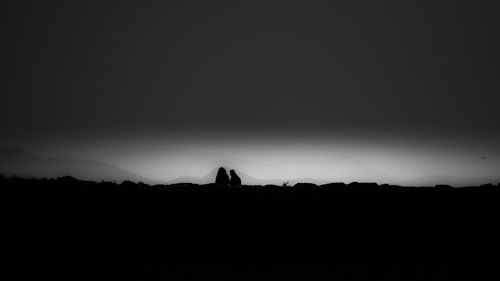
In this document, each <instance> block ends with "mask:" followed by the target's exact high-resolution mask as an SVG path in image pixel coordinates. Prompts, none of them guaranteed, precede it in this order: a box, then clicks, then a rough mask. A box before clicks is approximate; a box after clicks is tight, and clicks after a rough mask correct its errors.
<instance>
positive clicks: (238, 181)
mask: <svg viewBox="0 0 500 281" xmlns="http://www.w3.org/2000/svg"><path fill="white" fill-rule="evenodd" d="M229 174H231V179H230V180H229V185H230V186H238V185H241V179H240V177H239V176H238V175H237V174H236V172H235V171H234V170H231V171H229Z"/></svg>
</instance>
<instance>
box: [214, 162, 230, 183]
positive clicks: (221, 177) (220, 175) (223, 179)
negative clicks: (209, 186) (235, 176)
mask: <svg viewBox="0 0 500 281" xmlns="http://www.w3.org/2000/svg"><path fill="white" fill-rule="evenodd" d="M215 184H218V185H223V186H227V185H228V184H229V176H228V175H227V172H226V169H224V168H222V167H220V168H219V170H218V171H217V176H216V177H215Z"/></svg>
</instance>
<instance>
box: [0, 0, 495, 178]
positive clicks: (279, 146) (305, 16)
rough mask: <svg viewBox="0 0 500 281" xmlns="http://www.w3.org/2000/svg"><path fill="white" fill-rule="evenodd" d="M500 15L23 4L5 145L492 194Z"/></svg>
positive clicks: (4, 97) (441, 4)
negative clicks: (477, 188)
mask: <svg viewBox="0 0 500 281" xmlns="http://www.w3.org/2000/svg"><path fill="white" fill-rule="evenodd" d="M68 2H70V3H68ZM498 8H499V4H497V1H477V0H475V1H411V2H409V1H321V2H320V1H318V2H316V1H281V2H276V1H133V2H132V1H114V2H110V1H15V2H14V3H9V4H6V5H4V6H3V8H2V10H1V12H0V13H1V19H0V20H1V22H2V23H1V27H0V31H1V34H2V39H3V40H2V41H3V42H4V43H2V45H1V46H0V49H1V62H2V63H1V64H0V70H1V72H2V73H1V74H2V75H1V77H2V78H1V79H2V83H1V102H0V136H1V140H0V145H3V146H17V147H21V148H25V149H27V150H30V151H33V152H36V153H40V154H42V155H47V156H61V157H75V158H85V159H97V160H102V161H105V162H108V163H110V164H113V165H116V166H119V167H121V168H124V169H127V170H129V171H133V172H136V173H138V174H141V175H144V176H148V177H151V178H154V179H160V180H170V179H173V178H175V177H179V176H188V175H191V176H203V175H204V174H206V173H208V172H209V171H211V170H212V169H213V168H215V167H216V166H218V165H224V166H231V167H234V168H236V169H238V170H241V171H242V172H245V173H247V174H249V175H252V176H254V177H256V178H264V179H265V178H282V179H287V178H301V177H313V178H318V179H324V180H329V181H353V180H358V181H377V182H395V183H401V182H402V183H406V184H435V183H450V184H455V185H460V184H469V183H476V184H477V183H484V182H490V181H496V180H498V179H499V178H500V176H498V175H499V171H500V146H499V145H498V144H499V143H500V130H499V129H498V128H500V114H499V110H498V108H499V101H500V98H499V89H500V84H499V81H500V80H499V79H498V78H499V66H500V60H499V56H500V54H499V52H498V50H500V40H499V34H500V30H499V28H498V27H499V26H500V25H499V19H498V16H497V15H498V12H499V11H500V10H499V9H498ZM483 157H484V159H483Z"/></svg>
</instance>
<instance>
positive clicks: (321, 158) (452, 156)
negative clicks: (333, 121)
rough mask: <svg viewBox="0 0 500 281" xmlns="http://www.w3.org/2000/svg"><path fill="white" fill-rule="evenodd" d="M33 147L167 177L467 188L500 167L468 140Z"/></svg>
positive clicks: (492, 177)
mask: <svg viewBox="0 0 500 281" xmlns="http://www.w3.org/2000/svg"><path fill="white" fill-rule="evenodd" d="M63 147H64V146H63ZM471 147H472V148H471ZM34 152H38V153H40V154H42V155H45V156H49V155H50V156H60V157H73V158H80V159H95V160H100V161H103V162H106V163H109V164H112V165H115V166H117V167H120V168H122V169H125V170H127V171H130V172H133V173H135V174H137V175H140V176H144V177H147V178H150V179H153V180H158V181H163V182H168V181H171V180H175V179H177V178H180V177H200V178H201V177H204V176H206V175H207V174H208V173H210V172H211V171H213V170H214V169H215V168H217V167H219V166H224V167H227V168H231V169H235V170H237V171H239V172H241V173H243V174H245V175H248V176H250V177H251V178H254V179H255V180H256V181H255V182H253V180H251V179H250V182H246V184H261V183H262V181H259V180H268V181H269V182H270V183H275V184H276V183H280V182H283V181H288V180H290V182H294V180H295V179H299V180H300V179H306V180H308V181H312V182H314V181H316V182H317V183H322V182H352V181H358V182H377V183H380V184H382V183H391V184H401V185H434V184H450V185H454V186H462V185H470V184H484V183H487V182H496V181H497V180H498V177H497V176H498V171H499V170H500V155H498V152H495V148H494V147H488V146H485V145H482V146H470V145H468V146H467V149H466V148H465V147H462V146H459V145H450V144H439V145H437V144H430V145H429V144H423V143H421V144H420V145H417V144H415V143H410V142H400V143H384V142H381V141H378V142H374V141H371V142H369V143H368V142H367V143H361V142H352V141H342V140H336V141H334V140H332V141H325V140H323V141H283V140H273V141H267V142H244V141H223V142H218V141H215V140H212V141H197V142H195V141H193V142H189V141H172V140H170V141H158V142H152V141H148V142H146V141H144V142H141V141H130V142H129V143H126V142H121V143H113V142H109V143H106V144H100V145H93V144H85V145H84V144H80V145H73V146H71V145H67V146H65V147H64V148H62V149H61V146H58V147H51V148H48V147H45V148H38V150H34ZM495 153H496V154H495ZM483 156H487V158H486V159H483V158H482V157H483Z"/></svg>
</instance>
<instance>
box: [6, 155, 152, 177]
mask: <svg viewBox="0 0 500 281" xmlns="http://www.w3.org/2000/svg"><path fill="white" fill-rule="evenodd" d="M0 174H3V175H6V176H20V177H35V178H43V177H47V178H57V177H63V176H72V177H74V178H78V179H81V180H97V181H99V180H108V181H111V180H115V181H119V182H121V181H125V180H130V181H135V182H141V181H142V182H146V183H150V184H156V183H159V182H157V181H155V180H152V179H148V178H144V177H141V176H139V175H136V174H133V173H130V172H128V171H125V170H122V169H120V168H118V167H115V166H112V165H109V164H106V163H104V162H100V161H95V160H81V159H64V158H49V157H41V156H38V155H36V154H33V153H30V152H27V151H24V150H22V149H19V148H0Z"/></svg>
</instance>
